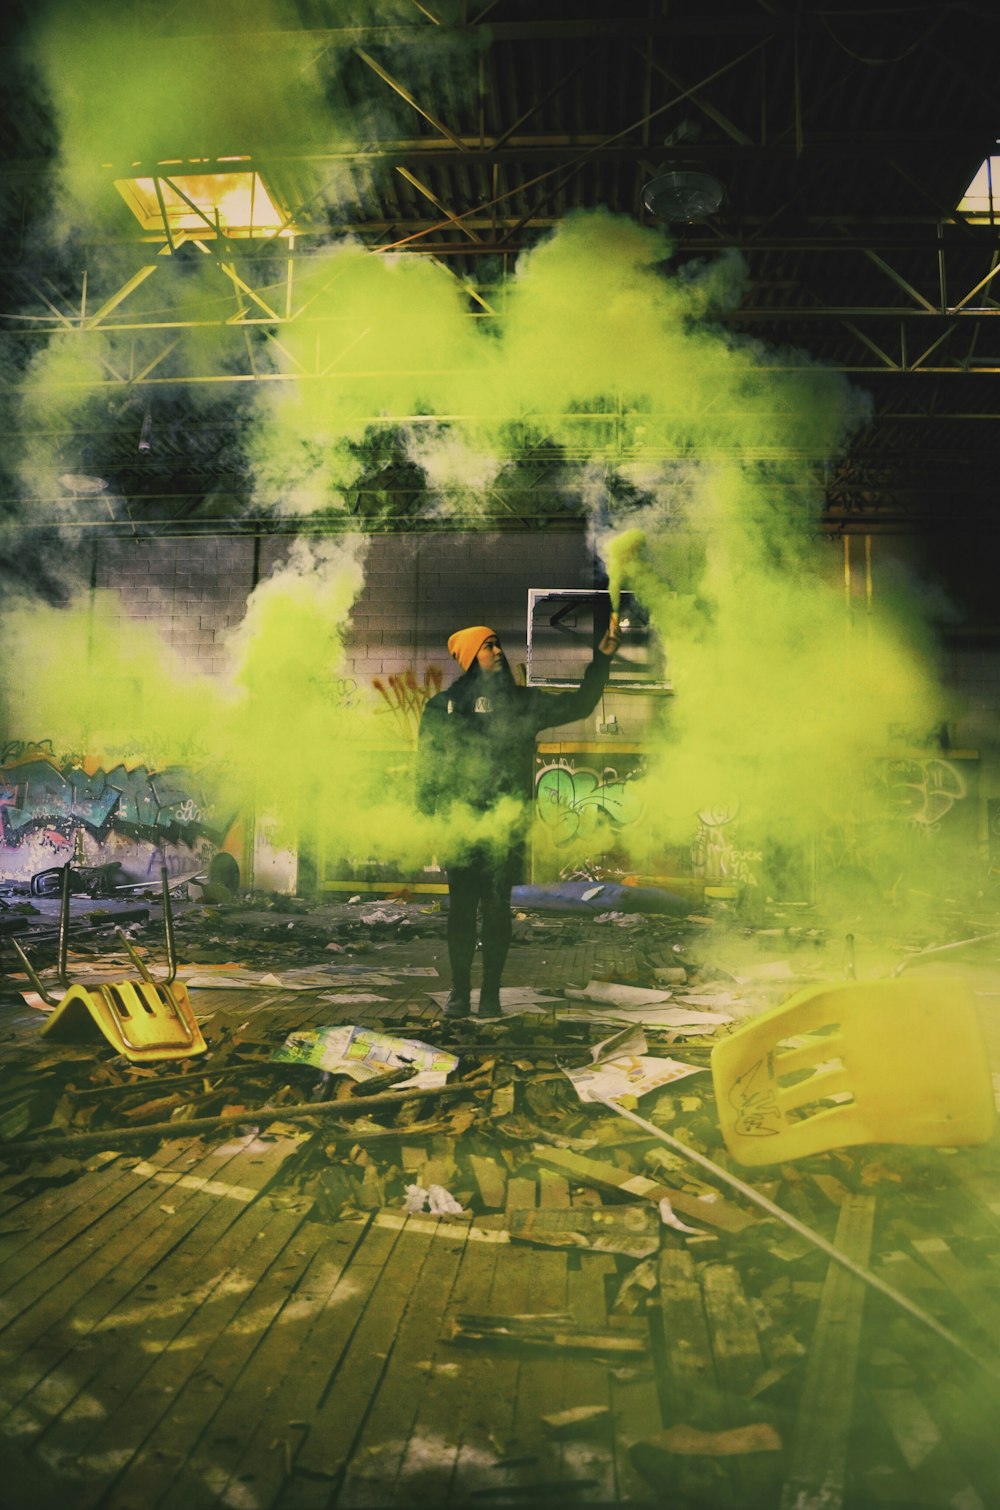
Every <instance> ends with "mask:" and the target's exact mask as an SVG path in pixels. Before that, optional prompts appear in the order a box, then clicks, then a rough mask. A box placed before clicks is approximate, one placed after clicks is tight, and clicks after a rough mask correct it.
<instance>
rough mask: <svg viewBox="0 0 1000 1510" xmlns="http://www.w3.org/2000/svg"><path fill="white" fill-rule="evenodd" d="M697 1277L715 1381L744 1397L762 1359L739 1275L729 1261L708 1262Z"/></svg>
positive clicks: (730, 1392)
mask: <svg viewBox="0 0 1000 1510" xmlns="http://www.w3.org/2000/svg"><path fill="white" fill-rule="evenodd" d="M699 1278H700V1280H701V1288H702V1294H703V1296H704V1303H705V1314H706V1317H707V1319H708V1323H709V1333H710V1336H711V1341H712V1354H713V1357H714V1358H715V1371H716V1375H717V1377H718V1380H719V1384H720V1386H721V1388H722V1389H723V1390H725V1391H726V1393H727V1394H729V1395H737V1396H744V1397H745V1396H746V1395H747V1394H748V1393H749V1391H750V1389H751V1387H752V1386H753V1384H754V1383H755V1382H756V1380H757V1379H758V1378H759V1377H760V1375H761V1373H762V1372H763V1368H764V1360H763V1358H762V1357H761V1351H760V1342H759V1340H758V1337H757V1328H756V1326H755V1324H754V1318H753V1311H752V1309H751V1306H750V1302H749V1301H748V1300H747V1297H746V1295H745V1294H744V1293H743V1284H742V1282H741V1280H740V1276H739V1274H738V1273H737V1271H736V1270H735V1269H734V1268H733V1266H732V1265H731V1264H721V1263H709V1264H705V1265H704V1266H703V1267H702V1268H701V1270H700V1273H699ZM731 1424H732V1425H734V1426H737V1425H740V1424H742V1423H740V1422H739V1421H733V1422H732V1423H731Z"/></svg>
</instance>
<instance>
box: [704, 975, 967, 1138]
mask: <svg viewBox="0 0 1000 1510" xmlns="http://www.w3.org/2000/svg"><path fill="white" fill-rule="evenodd" d="M712 1080H713V1084H714V1087H715V1099H716V1104H717V1108H718V1113H719V1120H720V1123H721V1126H722V1132H723V1136H724V1137H725V1140H726V1147H727V1148H728V1149H729V1152H730V1153H731V1154H732V1155H733V1157H734V1158H735V1159H737V1160H738V1161H739V1163H741V1164H746V1165H756V1164H777V1163H781V1162H782V1161H784V1160H786V1159H801V1158H805V1157H807V1156H808V1155H809V1154H814V1153H821V1152H822V1151H823V1150H824V1149H828V1148H845V1147H847V1146H849V1145H850V1144H854V1143H923V1144H931V1145H937V1146H939V1147H956V1146H958V1145H959V1144H977V1143H985V1142H987V1141H988V1140H989V1138H990V1137H991V1136H992V1133H993V1128H994V1124H995V1121H996V1108H995V1101H994V1093H993V1081H992V1076H991V1074H990V1065H989V1059H988V1056H987V1052H986V1043H985V1040H984V1037H983V1030H982V1025H981V1023H980V1020H979V1014H978V1011H977V1008H976V1000H975V996H974V995H973V992H972V990H971V988H970V987H969V985H968V982H967V981H966V980H964V979H963V978H961V977H957V976H927V977H925V978H924V979H922V980H921V979H918V978H916V977H912V976H911V977H908V978H907V979H906V980H881V981H871V982H867V981H856V982H851V983H849V984H847V985H842V986H832V987H831V986H809V987H807V988H806V990H804V991H800V992H798V994H797V995H795V996H793V997H792V998H791V999H790V1000H789V1001H786V1002H782V1003H781V1005H780V1006H777V1007H772V1008H771V1009H770V1011H767V1012H763V1013H762V1014H761V1015H760V1016H759V1017H755V1018H753V1019H752V1021H750V1022H747V1023H744V1024H743V1025H742V1026H741V1027H739V1028H737V1030H736V1031H735V1032H734V1033H732V1034H731V1035H730V1036H729V1037H728V1038H723V1039H721V1040H720V1041H719V1042H718V1043H717V1044H716V1045H715V1047H714V1048H713V1049H712Z"/></svg>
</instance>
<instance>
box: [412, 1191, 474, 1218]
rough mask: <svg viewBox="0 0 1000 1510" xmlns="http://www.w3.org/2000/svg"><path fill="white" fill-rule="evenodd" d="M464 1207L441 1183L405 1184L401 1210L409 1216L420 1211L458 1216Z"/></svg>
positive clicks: (436, 1214) (434, 1214)
mask: <svg viewBox="0 0 1000 1510" xmlns="http://www.w3.org/2000/svg"><path fill="white" fill-rule="evenodd" d="M464 1209H465V1208H464V1207H463V1206H462V1205H460V1203H459V1202H458V1201H456V1199H455V1197H454V1196H453V1195H452V1194H451V1192H450V1191H449V1190H446V1189H445V1188H444V1186H443V1185H428V1187H427V1189H426V1190H425V1189H424V1187H423V1185H407V1187H406V1201H405V1203H404V1205H403V1210H404V1211H408V1212H409V1213H410V1215H411V1216H413V1215H415V1214H416V1213H417V1212H420V1211H429V1212H430V1213H431V1214H432V1215H433V1216H458V1215H459V1214H460V1213H461V1212H462V1211H464Z"/></svg>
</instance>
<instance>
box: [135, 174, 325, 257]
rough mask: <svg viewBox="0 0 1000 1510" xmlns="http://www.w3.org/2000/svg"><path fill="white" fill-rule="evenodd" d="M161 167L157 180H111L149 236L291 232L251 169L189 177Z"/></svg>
mask: <svg viewBox="0 0 1000 1510" xmlns="http://www.w3.org/2000/svg"><path fill="white" fill-rule="evenodd" d="M159 166H160V167H161V168H162V169H163V170H164V171H163V172H162V173H161V174H158V175H157V176H156V177H155V178H116V179H115V188H116V189H117V190H118V192H119V194H120V195H121V196H122V198H123V199H124V201H125V203H126V204H127V205H128V207H129V209H130V210H131V211H132V213H133V215H134V216H135V217H136V219H137V220H138V222H139V224H140V225H141V226H142V229H143V231H145V232H146V233H147V234H148V235H152V236H155V237H157V238H161V237H162V239H163V240H167V239H178V238H179V239H182V240H188V239H195V238H196V239H198V240H203V239H205V238H209V237H214V236H216V235H217V234H219V233H220V232H221V234H222V235H224V236H239V237H250V236H258V237H272V236H292V235H293V234H294V232H295V227H294V226H292V225H291V224H290V223H289V218H288V215H287V214H286V212H285V211H284V210H282V209H281V208H280V206H279V205H277V204H276V203H275V201H274V198H273V197H272V195H271V194H270V192H269V191H268V189H267V187H266V186H265V184H264V180H263V179H262V178H261V176H260V174H259V173H257V172H256V171H255V170H254V169H249V168H240V169H230V170H223V171H221V172H212V173H199V172H194V173H192V172H178V171H176V169H175V165H174V164H173V163H161V164H159ZM182 166H184V165H182V164H177V165H176V168H180V167H182ZM164 217H165V218H166V225H164ZM168 232H169V236H168Z"/></svg>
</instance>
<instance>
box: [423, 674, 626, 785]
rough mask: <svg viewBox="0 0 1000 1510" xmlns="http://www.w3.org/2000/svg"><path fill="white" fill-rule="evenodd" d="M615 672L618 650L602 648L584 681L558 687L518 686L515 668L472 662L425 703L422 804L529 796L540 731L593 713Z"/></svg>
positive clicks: (572, 721)
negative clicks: (490, 668)
mask: <svg viewBox="0 0 1000 1510" xmlns="http://www.w3.org/2000/svg"><path fill="white" fill-rule="evenodd" d="M610 673H611V656H609V655H604V654H602V653H601V652H600V651H598V652H597V653H596V654H595V656H594V659H593V661H592V662H591V664H590V665H589V666H588V667H587V670H586V672H585V673H584V677H583V681H582V682H581V683H580V685H579V687H576V688H574V689H573V691H571V692H557V693H552V692H544V691H542V690H541V688H538V687H519V686H518V685H517V683H516V682H515V681H514V679H513V677H512V676H511V675H510V672H509V670H505V671H501V672H498V673H496V674H495V675H494V676H484V675H483V673H482V672H481V671H480V669H479V666H478V665H477V664H476V663H475V662H473V664H472V666H471V667H470V668H469V670H468V671H466V672H465V673H464V674H463V675H462V676H460V677H459V678H458V680H457V681H456V682H453V683H452V685H451V686H450V687H448V688H446V689H445V691H444V692H439V693H438V694H437V696H436V697H432V698H431V699H430V701H429V702H428V704H427V706H426V708H425V709H424V714H423V718H422V719H421V721H420V737H419V742H418V746H417V806H418V807H419V808H420V811H421V812H423V813H438V812H442V811H443V810H444V809H446V808H447V807H449V806H450V805H451V804H452V803H453V802H461V803H467V804H468V805H469V807H471V808H474V809H475V810H476V811H479V812H485V811H487V810H488V809H489V808H490V807H492V806H493V805H494V804H495V803H496V802H497V801H498V800H499V799H500V798H501V797H517V798H520V799H521V801H523V802H524V803H527V802H528V801H529V799H530V797H531V793H532V788H533V781H534V761H535V739H536V736H537V735H538V734H539V732H540V731H541V730H542V729H550V728H554V727H555V725H557V724H568V723H574V722H575V721H576V720H577V719H578V718H586V716H587V714H588V713H592V712H593V710H594V709H595V708H596V707H597V704H598V702H599V701H600V698H601V693H602V692H603V691H604V688H605V687H606V686H607V682H608V677H609V675H610Z"/></svg>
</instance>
